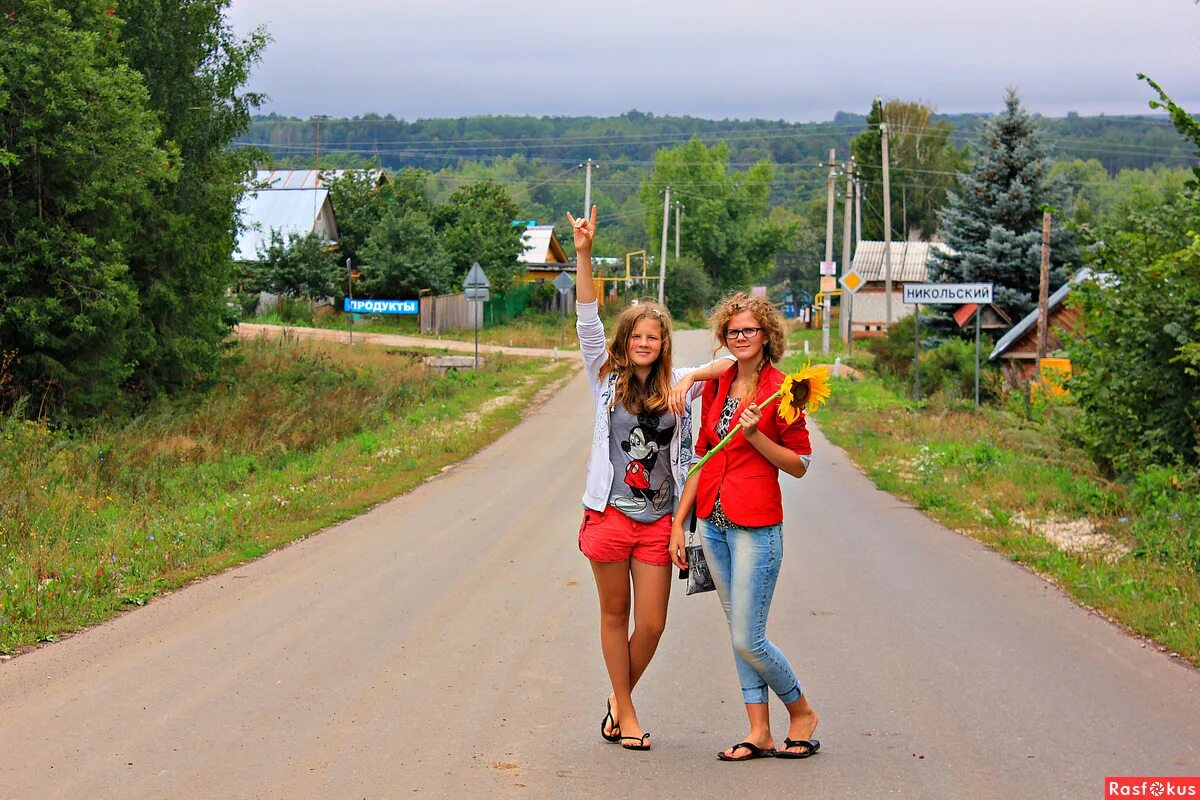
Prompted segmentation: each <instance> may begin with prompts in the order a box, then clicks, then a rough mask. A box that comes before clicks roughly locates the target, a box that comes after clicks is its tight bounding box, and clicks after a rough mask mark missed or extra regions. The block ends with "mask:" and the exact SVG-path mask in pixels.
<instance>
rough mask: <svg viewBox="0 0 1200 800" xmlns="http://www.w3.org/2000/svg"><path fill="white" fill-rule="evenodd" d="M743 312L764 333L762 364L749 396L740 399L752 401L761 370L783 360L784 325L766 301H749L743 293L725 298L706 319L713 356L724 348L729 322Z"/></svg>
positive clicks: (770, 304)
mask: <svg viewBox="0 0 1200 800" xmlns="http://www.w3.org/2000/svg"><path fill="white" fill-rule="evenodd" d="M743 311H749V312H750V313H751V314H753V315H754V319H755V320H757V321H758V324H759V327H761V328H762V329H763V334H764V335H765V337H764V339H763V349H762V361H760V362H758V368H757V369H756V370H755V373H754V380H753V381H751V383H750V396H749V397H744V398H742V399H743V400H749V399H753V397H754V392H755V389H756V387H757V386H758V377H759V375H761V374H762V370H763V367H764V366H766V365H767V364H774V363H775V362H777V361H779V359H780V358H782V357H783V351H784V348H785V347H786V346H787V323H786V322H784V319H783V314H781V313H779V309H778V308H776V307H775V304H774V303H772V302H771V301H770V300H768V299H767V298H765V297H751V296H750V295H748V294H746V293H745V292H734V293H733V294H727V295H725V296H724V297H722V298H721V299H720V301H719V302H718V303H717V305H716V307H715V308H714V309H713V310H712V313H711V314H709V316H708V324H709V327H710V328H711V329H712V333H713V336H714V337H715V338H716V340H717V341H716V345H715V346H714V347H713V355H716V354H717V352H718V351H719V350H720V349H721V348H722V347H724V346H725V332H726V331H728V330H729V321H730V320H731V319H733V318H734V316H736V315H737V314H740V313H742V312H743Z"/></svg>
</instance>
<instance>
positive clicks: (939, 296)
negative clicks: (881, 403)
mask: <svg viewBox="0 0 1200 800" xmlns="http://www.w3.org/2000/svg"><path fill="white" fill-rule="evenodd" d="M992 290H993V286H992V284H990V283H906V284H904V302H905V303H907V304H908V305H912V306H915V308H914V309H913V314H914V317H915V319H914V322H916V334H915V338H916V342H915V349H914V351H913V376H914V381H915V383H914V387H915V389H914V394H915V396H916V398H917V400H920V399H921V311H920V309H921V304H922V303H925V304H929V305H954V306H961V305H965V304H967V303H974V304H975V405H976V407H978V406H979V339H980V315H981V314H982V312H983V306H985V305H987V304H988V303H991V302H992V293H993V292H992Z"/></svg>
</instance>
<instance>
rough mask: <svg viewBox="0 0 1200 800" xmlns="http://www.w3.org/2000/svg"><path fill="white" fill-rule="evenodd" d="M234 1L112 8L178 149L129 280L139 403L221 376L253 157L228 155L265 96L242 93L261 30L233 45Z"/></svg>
mask: <svg viewBox="0 0 1200 800" xmlns="http://www.w3.org/2000/svg"><path fill="white" fill-rule="evenodd" d="M229 3H230V0H123V1H122V2H121V3H119V4H109V5H110V6H112V7H113V8H112V9H111V12H110V13H115V14H116V15H117V17H118V18H119V19H121V20H123V21H124V22H125V24H124V25H123V26H121V28H120V32H121V43H122V44H123V46H124V49H125V53H126V57H127V58H128V60H129V64H130V66H132V67H133V69H135V70H137V71H138V72H140V73H141V75H142V79H143V82H144V84H145V86H146V89H147V90H148V92H149V98H150V107H151V109H152V110H153V111H154V113H155V114H156V116H157V118H158V122H159V130H160V134H159V143H160V146H162V147H164V148H169V149H171V150H172V151H174V156H173V158H172V159H171V161H170V163H169V164H168V167H169V169H170V171H171V173H172V175H173V176H174V180H173V181H171V182H170V183H168V184H164V185H163V186H162V190H161V191H160V192H159V193H158V196H157V197H156V199H155V202H154V204H153V205H152V206H151V208H150V209H148V211H147V213H146V214H144V215H143V216H142V217H141V218H140V219H139V221H138V223H139V227H140V229H141V233H140V235H139V236H138V237H136V239H135V240H134V241H133V242H131V243H130V247H129V266H130V273H131V274H132V276H133V278H134V280H135V281H136V283H137V287H138V294H139V298H140V315H139V316H140V319H139V321H138V323H137V326H136V327H137V332H138V336H137V338H136V348H135V352H134V353H133V354H132V355H133V361H134V372H133V375H132V380H131V383H132V384H133V385H134V387H135V388H136V389H137V390H138V391H139V392H141V393H143V394H147V395H149V394H155V393H158V392H161V391H168V392H169V391H173V390H176V389H181V388H185V387H186V386H188V385H189V384H190V383H193V382H195V381H197V380H202V379H204V378H205V377H207V376H208V375H210V374H212V372H213V371H214V370H215V369H216V366H217V361H218V357H219V355H220V352H221V348H222V346H223V342H224V340H225V338H226V337H227V335H228V333H229V330H230V327H231V325H232V323H233V317H232V315H231V314H230V313H229V311H228V308H227V306H226V302H225V291H226V289H228V288H229V286H230V285H231V283H232V281H233V277H234V276H233V260H232V256H231V254H232V253H233V245H234V235H235V231H236V229H237V224H238V219H237V202H238V198H239V197H240V195H241V192H242V186H243V181H244V180H245V176H246V174H247V171H248V169H249V167H250V165H251V161H250V158H251V155H252V154H251V153H250V152H248V151H246V150H238V149H233V148H230V147H229V143H230V142H231V141H232V140H233V139H234V138H235V137H237V136H238V135H239V134H241V133H243V132H245V130H246V129H247V128H248V127H249V125H250V112H251V111H252V110H253V109H254V108H255V107H257V105H258V104H259V102H260V100H261V97H260V96H259V95H257V94H255V93H252V92H247V91H245V89H244V87H245V84H246V81H247V79H248V77H249V73H250V68H251V67H252V66H253V65H254V64H255V62H257V60H258V59H259V57H260V55H261V54H262V50H263V48H264V47H265V45H266V42H267V37H266V34H265V33H264V32H263V31H262V30H261V29H260V30H255V31H253V32H251V33H250V34H249V35H247V36H246V37H238V36H237V35H236V34H235V33H234V32H233V29H232V27H231V26H230V25H229V23H228V21H227V20H226V18H225V14H226V10H227V8H228V6H229Z"/></svg>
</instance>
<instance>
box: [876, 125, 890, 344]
mask: <svg viewBox="0 0 1200 800" xmlns="http://www.w3.org/2000/svg"><path fill="white" fill-rule="evenodd" d="M879 140H880V144H881V145H882V146H883V293H884V302H885V303H886V307H887V311H886V320H887V329H888V331H891V329H892V181H891V176H890V173H889V171H888V168H889V165H888V127H887V123H886V122H881V123H879Z"/></svg>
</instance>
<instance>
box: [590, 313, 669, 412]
mask: <svg viewBox="0 0 1200 800" xmlns="http://www.w3.org/2000/svg"><path fill="white" fill-rule="evenodd" d="M644 319H652V320H655V321H656V322H658V324H659V327H660V329H661V330H662V349H661V350H660V351H659V353H658V358H657V359H656V360H655V361H654V363H653V364H652V365H651V366H650V374H649V376H647V378H646V380H645V381H644V382H643V381H640V380H638V377H637V375H635V374H634V372H633V368H632V365H631V363H630V361H629V337H630V336H632V335H633V329H634V327H635V326H636V325H637V324H638V323H639V322H640V321H642V320H644ZM610 373H615V374H616V376H617V385H616V391H614V392H613V398H612V403H611V405H610V406H609V408H610V409H611V408H614V407H616V404H617V401H618V400H620V402H621V404H622V405H624V406H625V410H626V411H628V412H629V413H630V414H639V413H641V412H643V411H649V412H651V413H654V414H661V413H662V412H664V411H666V410H667V398H668V397H669V396H670V393H671V312H669V311H667V309H666V308H664V307H663V306H660V305H659V304H658V303H655V302H654V301H653V300H642V301H640V302H639V303H638V304H637V305H633V306H630V307H629V308H627V309H625V310H624V311H622V312H621V315H620V316H619V317H617V328H616V331H615V332H614V333H613V337H612V340H611V341H609V343H608V360H607V361H605V362H604V364H603V365H602V366H601V367H600V377H601V378H604V377H606V376H608V375H609V374H610Z"/></svg>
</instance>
